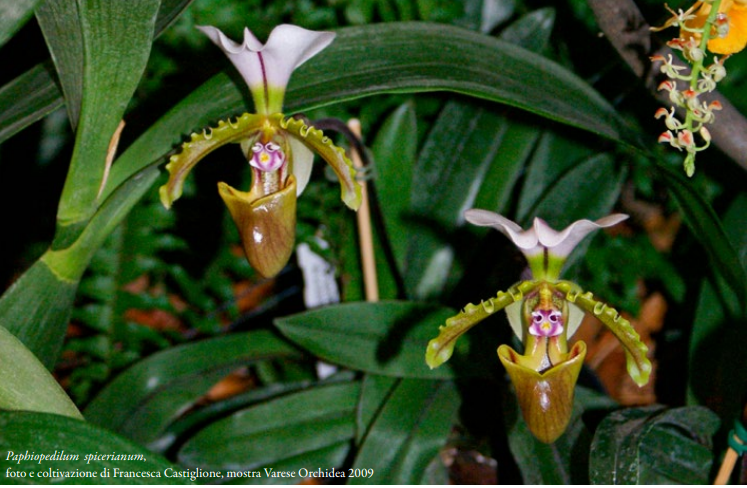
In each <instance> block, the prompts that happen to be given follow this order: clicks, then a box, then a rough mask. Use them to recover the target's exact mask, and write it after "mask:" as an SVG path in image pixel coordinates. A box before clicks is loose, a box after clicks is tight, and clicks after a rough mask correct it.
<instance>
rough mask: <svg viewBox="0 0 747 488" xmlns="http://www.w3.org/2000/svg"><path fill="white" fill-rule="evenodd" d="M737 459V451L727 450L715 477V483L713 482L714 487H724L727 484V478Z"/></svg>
mask: <svg viewBox="0 0 747 488" xmlns="http://www.w3.org/2000/svg"><path fill="white" fill-rule="evenodd" d="M737 459H739V455H738V454H737V451H735V450H734V449H732V448H731V447H730V448H729V449H727V451H726V455H725V456H724V460H723V462H722V463H721V467H720V468H719V470H718V474H717V475H716V481H714V482H713V484H714V485H726V484H728V483H729V478H730V477H731V472H732V471H734V465H735V464H737Z"/></svg>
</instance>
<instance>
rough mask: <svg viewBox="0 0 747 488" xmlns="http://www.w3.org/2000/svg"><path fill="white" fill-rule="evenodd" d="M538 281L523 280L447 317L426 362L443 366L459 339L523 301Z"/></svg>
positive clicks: (428, 350)
mask: <svg viewBox="0 0 747 488" xmlns="http://www.w3.org/2000/svg"><path fill="white" fill-rule="evenodd" d="M537 284H538V282H536V281H522V282H520V283H517V284H516V285H514V286H512V287H511V288H509V289H508V292H503V291H499V292H498V294H497V295H496V296H495V298H490V299H489V300H486V301H484V302H480V304H479V305H473V304H471V303H470V304H468V305H467V306H466V307H464V310H462V311H461V312H460V313H459V314H457V315H455V316H454V317H450V318H448V319H446V324H445V325H442V326H441V327H439V331H440V332H439V334H438V337H436V338H435V339H432V340H431V341H430V342H429V343H428V347H427V348H426V351H425V362H426V364H428V366H430V368H431V369H433V368H437V367H439V366H441V365H442V364H443V363H445V362H446V361H448V360H449V358H450V357H451V355H452V353H453V352H454V345H455V344H456V341H457V339H459V337H460V336H461V335H462V334H464V333H465V332H467V331H468V330H469V329H471V328H472V327H473V326H475V325H477V324H478V323H479V322H481V321H482V320H485V319H486V318H488V317H489V316H491V315H493V314H494V313H496V312H498V311H500V310H502V309H503V308H505V307H507V306H508V305H511V304H512V303H514V302H518V301H521V300H522V299H523V298H524V294H525V293H528V292H530V291H532V290H533V289H534V288H536V287H537Z"/></svg>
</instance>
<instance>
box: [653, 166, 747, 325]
mask: <svg viewBox="0 0 747 488" xmlns="http://www.w3.org/2000/svg"><path fill="white" fill-rule="evenodd" d="M656 169H657V172H658V174H659V176H661V178H662V179H663V180H664V181H665V182H666V183H667V187H668V188H669V191H670V192H671V193H672V195H673V196H674V198H675V200H676V201H677V203H678V204H679V206H680V209H681V210H682V213H683V214H684V216H685V222H686V223H687V225H688V227H690V230H691V231H692V233H693V235H694V236H695V238H696V239H698V241H699V242H700V244H701V245H702V246H703V248H704V249H705V251H706V254H708V258H709V259H710V261H711V262H712V263H713V264H714V266H715V268H716V270H717V271H718V272H719V273H720V274H721V276H723V277H724V278H725V279H726V283H727V285H728V286H729V287H730V288H731V290H732V291H733V293H734V294H735V295H736V296H737V298H738V303H739V304H740V306H739V309H740V314H744V313H745V310H746V308H745V303H747V275H745V270H744V266H742V263H741V261H740V259H739V256H738V255H737V253H736V251H735V250H734V246H733V244H732V242H731V241H730V240H729V238H728V236H727V235H726V233H725V232H724V228H723V227H722V226H721V222H720V220H719V218H718V216H717V215H716V212H715V211H714V210H713V207H711V205H710V204H709V203H708V202H707V201H706V200H705V199H704V198H703V195H702V194H701V193H700V192H699V191H698V190H696V189H695V187H694V186H693V184H692V183H691V182H690V181H689V180H688V179H687V178H685V177H684V176H683V175H682V174H681V171H674V170H672V169H669V168H667V167H665V166H664V165H663V164H657V165H656Z"/></svg>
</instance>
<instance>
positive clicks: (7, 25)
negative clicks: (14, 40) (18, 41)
mask: <svg viewBox="0 0 747 488" xmlns="http://www.w3.org/2000/svg"><path fill="white" fill-rule="evenodd" d="M38 2H39V0H4V1H2V2H0V46H2V45H3V44H5V43H6V42H7V41H8V39H10V38H11V37H13V34H15V33H16V32H17V31H18V30H19V29H20V28H21V27H23V24H25V23H26V21H27V20H28V19H29V18H30V17H31V16H32V15H33V14H34V7H35V6H36V4H37V3H38Z"/></svg>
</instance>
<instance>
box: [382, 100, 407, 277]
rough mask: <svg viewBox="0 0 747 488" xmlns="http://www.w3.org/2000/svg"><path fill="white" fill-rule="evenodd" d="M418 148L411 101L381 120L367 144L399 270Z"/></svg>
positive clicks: (402, 258)
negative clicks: (375, 132) (370, 141)
mask: <svg viewBox="0 0 747 488" xmlns="http://www.w3.org/2000/svg"><path fill="white" fill-rule="evenodd" d="M417 148H418V128H417V120H416V118H415V108H414V107H413V104H412V102H405V103H403V104H402V105H400V106H399V107H398V108H397V109H396V110H395V111H394V112H393V113H392V114H391V115H390V116H389V117H388V118H387V119H386V120H385V121H384V124H383V125H382V127H381V129H380V130H379V132H378V133H377V134H376V139H375V140H374V142H373V143H372V144H371V151H372V153H373V157H374V171H375V173H374V175H375V180H374V184H375V188H376V201H377V202H378V204H379V207H380V208H381V213H382V218H383V220H384V226H385V228H386V234H387V235H386V237H387V239H388V241H389V244H390V245H391V247H392V252H393V253H394V256H395V258H396V260H397V265H398V267H399V272H400V273H401V272H402V270H403V269H404V265H405V250H406V248H407V239H408V234H409V229H408V222H407V220H406V217H407V212H408V210H409V209H410V199H409V198H408V196H409V195H410V188H411V186H412V180H413V167H414V166H415V158H416V153H417Z"/></svg>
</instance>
